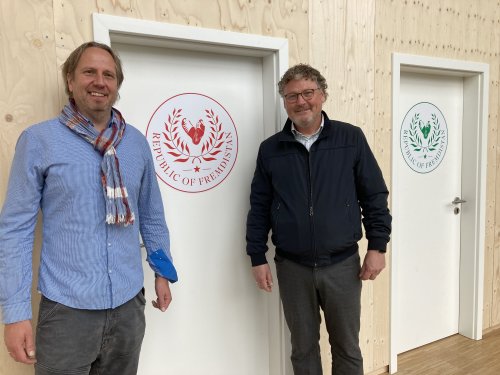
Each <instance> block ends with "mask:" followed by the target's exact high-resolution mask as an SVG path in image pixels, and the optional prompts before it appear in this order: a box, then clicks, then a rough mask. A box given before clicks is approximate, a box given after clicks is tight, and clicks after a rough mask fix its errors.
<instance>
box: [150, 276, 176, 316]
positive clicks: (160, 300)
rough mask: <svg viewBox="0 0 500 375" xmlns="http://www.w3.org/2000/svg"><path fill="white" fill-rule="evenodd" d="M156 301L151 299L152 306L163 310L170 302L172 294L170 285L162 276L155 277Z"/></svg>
mask: <svg viewBox="0 0 500 375" xmlns="http://www.w3.org/2000/svg"><path fill="white" fill-rule="evenodd" d="M155 291H156V301H152V303H153V307H154V308H156V309H158V310H161V311H162V312H165V311H166V310H167V309H168V306H169V305H170V302H172V294H171V293H170V285H169V282H168V280H167V279H164V278H163V277H160V276H158V277H156V278H155Z"/></svg>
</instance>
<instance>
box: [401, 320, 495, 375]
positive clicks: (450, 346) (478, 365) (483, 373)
mask: <svg viewBox="0 0 500 375" xmlns="http://www.w3.org/2000/svg"><path fill="white" fill-rule="evenodd" d="M397 374H398V375H417V374H418V375H424V374H425V375H499V374H500V329H496V330H494V331H491V332H488V333H486V334H485V335H484V336H483V339H482V340H479V341H475V340H470V339H468V338H465V337H463V336H460V335H454V336H451V337H448V338H445V339H443V340H439V341H436V342H434V343H432V344H429V345H425V346H422V347H420V348H417V349H414V350H411V351H408V352H406V353H403V354H400V355H399V356H398V372H397Z"/></svg>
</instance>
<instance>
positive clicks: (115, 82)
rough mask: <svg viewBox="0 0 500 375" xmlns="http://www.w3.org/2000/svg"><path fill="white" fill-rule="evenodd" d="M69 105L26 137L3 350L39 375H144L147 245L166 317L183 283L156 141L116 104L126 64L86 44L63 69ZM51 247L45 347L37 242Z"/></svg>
mask: <svg viewBox="0 0 500 375" xmlns="http://www.w3.org/2000/svg"><path fill="white" fill-rule="evenodd" d="M62 74H63V79H64V81H65V84H66V92H67V94H68V96H69V103H68V104H67V105H66V106H65V107H64V109H63V110H62V112H61V114H60V115H59V116H58V117H56V118H54V119H51V120H48V121H45V122H42V123H40V124H37V125H34V126H31V127H29V128H28V129H26V130H25V131H24V132H23V133H22V134H21V136H20V138H19V140H18V143H17V146H16V153H15V156H14V160H13V163H12V170H11V176H10V180H9V185H8V191H7V197H6V201H5V204H4V206H3V208H2V211H1V213H0V306H1V312H2V322H3V323H4V324H5V332H4V337H5V344H6V346H7V350H8V351H9V353H10V355H11V356H12V357H13V359H14V360H16V361H18V362H22V363H26V364H35V372H36V374H37V375H49V374H69V373H71V374H89V373H90V374H97V373H99V374H120V375H127V374H136V373H137V366H138V360H139V353H140V348H141V344H142V339H143V336H144V328H145V321H144V320H145V319H144V307H145V303H146V301H145V298H144V290H143V281H144V277H143V270H142V259H141V250H140V237H142V241H143V243H144V246H145V248H146V251H147V261H148V263H149V264H150V266H151V268H152V269H153V270H154V272H155V275H156V278H155V291H156V295H157V299H156V301H153V306H154V307H155V308H158V309H160V310H161V311H165V310H166V309H167V308H168V306H169V304H170V301H171V299H172V298H171V293H170V287H169V282H175V281H177V274H176V270H175V268H174V266H173V264H172V258H171V255H170V249H169V247H170V243H169V232H168V228H167V225H166V222H165V215H164V211H163V204H162V200H161V195H160V190H159V187H158V183H157V180H156V175H155V170H154V165H153V160H152V156H151V151H150V148H149V145H148V143H147V140H146V138H145V137H144V136H143V135H142V134H141V133H140V132H139V131H138V130H136V129H135V128H133V127H132V126H130V125H128V124H126V122H125V120H124V119H123V117H122V115H121V114H120V112H119V111H117V110H116V109H115V108H113V105H114V103H115V101H116V99H117V97H118V90H119V88H120V85H121V83H122V81H123V71H122V68H121V62H120V59H119V58H118V56H117V55H116V54H115V53H114V52H113V50H112V49H111V48H110V47H108V46H106V45H104V44H100V43H95V42H89V43H84V44H83V45H81V46H80V47H78V48H77V49H76V50H75V51H73V52H72V53H71V55H70V56H69V57H68V59H67V60H66V62H65V63H64V65H63V72H62ZM40 209H41V211H42V214H43V220H42V222H43V243H42V250H41V259H40V270H39V280H38V289H39V292H40V293H41V294H42V299H41V302H40V311H39V316H38V324H37V332H36V345H35V343H34V341H33V332H32V326H31V319H32V313H31V294H30V289H31V280H32V264H31V263H32V246H33V237H34V228H35V224H36V220H37V214H38V211H39V210H40Z"/></svg>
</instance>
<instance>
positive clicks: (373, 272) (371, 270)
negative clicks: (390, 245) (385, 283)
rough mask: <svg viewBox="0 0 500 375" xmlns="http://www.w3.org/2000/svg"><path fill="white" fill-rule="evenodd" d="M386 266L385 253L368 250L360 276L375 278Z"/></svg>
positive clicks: (365, 278)
mask: <svg viewBox="0 0 500 375" xmlns="http://www.w3.org/2000/svg"><path fill="white" fill-rule="evenodd" d="M384 268H385V253H381V252H379V251H378V250H368V251H367V252H366V256H365V260H364V261H363V266H362V267H361V272H360V273H359V278H360V279H361V280H375V279H376V278H377V276H378V275H379V273H380V272H382V270H383V269H384Z"/></svg>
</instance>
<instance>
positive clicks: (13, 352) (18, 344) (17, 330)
mask: <svg viewBox="0 0 500 375" xmlns="http://www.w3.org/2000/svg"><path fill="white" fill-rule="evenodd" d="M4 341H5V346H6V347H7V351H8V352H9V354H10V356H11V357H12V358H14V360H15V361H16V362H21V363H25V364H27V365H32V364H34V363H36V358H35V343H34V341H33V328H32V327H31V321H29V320H23V321H20V322H16V323H10V324H6V325H5V328H4Z"/></svg>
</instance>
